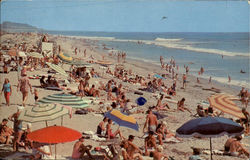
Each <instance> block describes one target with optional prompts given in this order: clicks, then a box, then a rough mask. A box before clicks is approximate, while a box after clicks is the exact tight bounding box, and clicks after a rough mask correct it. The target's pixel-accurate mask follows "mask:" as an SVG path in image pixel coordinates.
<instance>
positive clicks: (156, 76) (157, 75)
mask: <svg viewBox="0 0 250 160" xmlns="http://www.w3.org/2000/svg"><path fill="white" fill-rule="evenodd" d="M154 77H155V78H159V79H166V78H164V77H162V76H161V75H159V74H155V75H154Z"/></svg>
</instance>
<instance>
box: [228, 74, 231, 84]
mask: <svg viewBox="0 0 250 160" xmlns="http://www.w3.org/2000/svg"><path fill="white" fill-rule="evenodd" d="M230 82H231V77H230V75H228V83H230Z"/></svg>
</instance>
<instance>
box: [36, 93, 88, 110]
mask: <svg viewBox="0 0 250 160" xmlns="http://www.w3.org/2000/svg"><path fill="white" fill-rule="evenodd" d="M90 102H91V101H90V100H87V99H86V100H85V99H84V100H83V99H81V98H80V97H77V96H74V95H71V94H64V93H61V94H53V95H49V96H47V97H43V98H42V99H40V100H39V101H38V103H60V104H63V105H67V106H70V107H72V108H85V107H89V103H90Z"/></svg>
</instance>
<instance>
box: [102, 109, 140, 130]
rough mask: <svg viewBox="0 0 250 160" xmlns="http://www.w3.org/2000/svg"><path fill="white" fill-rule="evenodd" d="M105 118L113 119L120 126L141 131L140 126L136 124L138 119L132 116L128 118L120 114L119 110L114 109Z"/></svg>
mask: <svg viewBox="0 0 250 160" xmlns="http://www.w3.org/2000/svg"><path fill="white" fill-rule="evenodd" d="M104 116H105V117H107V118H109V119H111V120H112V121H114V122H115V123H117V124H118V125H119V126H124V127H128V128H131V129H134V130H136V131H139V125H138V123H137V122H136V119H135V118H134V117H132V116H128V115H126V114H124V113H122V112H120V111H119V110H115V109H113V110H111V111H109V112H106V113H105V114H104Z"/></svg>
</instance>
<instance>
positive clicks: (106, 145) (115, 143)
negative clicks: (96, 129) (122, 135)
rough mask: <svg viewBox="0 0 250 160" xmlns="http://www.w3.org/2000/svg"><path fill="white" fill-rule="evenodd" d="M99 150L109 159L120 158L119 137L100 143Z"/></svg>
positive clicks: (116, 159) (117, 159)
mask: <svg viewBox="0 0 250 160" xmlns="http://www.w3.org/2000/svg"><path fill="white" fill-rule="evenodd" d="M100 146H102V147H101V150H100V151H99V152H101V153H104V154H105V155H106V156H107V157H108V158H109V159H110V160H120V155H121V147H120V141H119V139H112V140H107V141H105V142H101V143H100Z"/></svg>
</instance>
